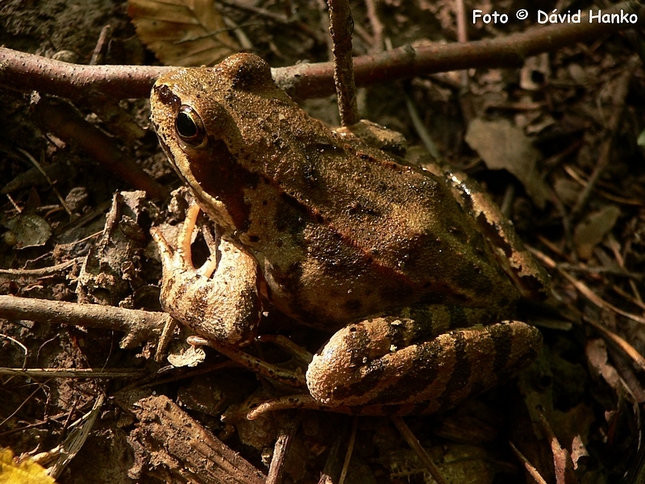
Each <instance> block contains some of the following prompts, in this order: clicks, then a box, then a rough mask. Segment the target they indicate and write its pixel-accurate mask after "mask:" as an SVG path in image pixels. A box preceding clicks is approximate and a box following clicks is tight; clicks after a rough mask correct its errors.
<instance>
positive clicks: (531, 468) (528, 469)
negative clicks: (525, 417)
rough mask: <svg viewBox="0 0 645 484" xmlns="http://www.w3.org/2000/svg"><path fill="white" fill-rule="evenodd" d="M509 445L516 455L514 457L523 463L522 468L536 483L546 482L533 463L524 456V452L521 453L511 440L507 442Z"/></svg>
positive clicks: (545, 483) (544, 483) (542, 483)
mask: <svg viewBox="0 0 645 484" xmlns="http://www.w3.org/2000/svg"><path fill="white" fill-rule="evenodd" d="M508 444H509V445H510V446H511V450H512V451H513V453H514V454H515V455H516V457H517V458H518V459H519V460H520V461H521V462H522V464H523V465H524V469H526V472H528V473H529V475H530V476H531V477H532V478H533V479H534V480H535V482H536V483H537V484H547V482H546V481H545V480H544V478H543V477H542V476H541V475H540V473H539V472H538V470H537V469H536V468H535V466H534V465H533V464H531V463H530V462H529V461H528V459H527V458H526V457H524V454H522V453H521V452H520V451H519V450H518V449H517V447H515V446H514V445H513V442H509V443H508Z"/></svg>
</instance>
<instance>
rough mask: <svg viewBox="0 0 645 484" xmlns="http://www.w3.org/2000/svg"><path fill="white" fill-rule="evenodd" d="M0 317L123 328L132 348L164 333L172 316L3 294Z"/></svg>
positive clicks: (127, 344)
mask: <svg viewBox="0 0 645 484" xmlns="http://www.w3.org/2000/svg"><path fill="white" fill-rule="evenodd" d="M0 318H5V319H29V320H32V321H40V322H43V323H50V324H51V323H58V324H73V325H79V326H88V327H91V328H103V329H113V330H117V331H123V332H125V333H126V336H125V337H124V338H123V340H122V341H121V347H122V348H131V347H134V346H136V345H137V344H138V343H140V342H141V341H147V340H150V339H152V338H155V337H156V336H158V335H159V334H161V330H162V328H163V326H164V324H165V323H166V321H167V320H168V319H169V318H170V316H169V315H168V314H166V313H161V312H150V311H140V310H134V309H124V308H117V307H113V306H99V305H98V304H76V303H71V302H63V301H48V300H45V299H32V298H22V297H14V296H0Z"/></svg>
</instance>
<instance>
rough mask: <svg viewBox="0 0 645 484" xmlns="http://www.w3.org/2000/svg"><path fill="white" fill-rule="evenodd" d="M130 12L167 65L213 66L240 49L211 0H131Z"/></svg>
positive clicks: (145, 40)
mask: <svg viewBox="0 0 645 484" xmlns="http://www.w3.org/2000/svg"><path fill="white" fill-rule="evenodd" d="M128 14H129V15H130V18H131V19H132V22H133V23H134V25H135V27H136V28H137V35H138V36H139V38H140V39H141V41H142V42H143V43H144V44H146V45H147V46H148V48H149V49H150V50H152V51H153V52H154V53H155V55H156V56H157V57H158V58H159V60H160V61H161V62H163V63H164V64H166V65H176V66H201V65H213V64H216V63H218V62H219V61H221V60H222V59H224V58H225V57H228V56H229V55H231V54H232V53H234V52H238V51H239V50H240V47H239V45H238V44H237V42H236V41H235V40H234V39H233V38H232V37H231V36H230V35H229V33H228V29H227V27H226V24H225V23H224V19H223V18H222V16H221V15H220V13H219V12H218V11H217V10H216V9H215V5H214V2H213V1H212V0H130V2H129V3H128Z"/></svg>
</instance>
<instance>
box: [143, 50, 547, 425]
mask: <svg viewBox="0 0 645 484" xmlns="http://www.w3.org/2000/svg"><path fill="white" fill-rule="evenodd" d="M151 105H152V123H153V125H154V128H155V129H156V131H157V134H158V136H159V140H160V142H161V145H162V147H163V149H164V151H165V152H166V154H167V155H168V158H169V159H170V162H171V163H172V165H173V166H174V167H175V169H176V170H177V172H178V173H179V175H180V177H181V178H182V179H183V180H184V181H185V182H186V184H187V185H188V186H189V187H190V188H191V190H192V192H193V193H194V196H195V198H196V200H197V202H198V204H199V207H200V208H201V210H203V211H204V212H205V214H206V215H207V216H208V218H210V219H211V220H212V221H213V222H214V223H215V224H216V226H217V228H218V230H219V232H220V235H221V237H220V241H219V247H218V248H217V249H216V251H217V252H218V257H217V259H218V265H217V267H215V265H216V264H215V263H210V262H209V263H208V264H207V265H208V266H209V267H201V268H200V269H198V270H194V269H192V264H191V263H190V256H189V250H190V244H189V242H188V241H189V239H190V237H189V236H184V237H183V239H182V242H181V243H180V248H179V249H177V251H175V253H174V254H172V251H171V250H170V249H169V248H168V246H167V244H165V241H164V240H163V238H162V237H160V236H159V235H158V234H157V235H156V236H155V238H156V240H157V242H158V243H159V245H160V248H161V252H162V255H163V256H164V257H163V258H164V283H163V287H162V304H163V306H164V309H166V310H167V311H168V312H170V313H171V314H172V315H173V316H174V317H175V318H177V319H178V320H180V321H181V322H183V323H184V324H186V325H188V326H190V327H191V328H192V329H193V330H194V331H195V332H196V333H198V334H199V335H200V336H202V337H204V338H206V339H208V340H211V341H216V342H217V344H218V345H220V346H224V347H234V346H238V347H239V346H242V345H244V344H246V343H248V342H249V341H251V340H252V339H253V337H254V333H255V329H256V326H257V323H258V321H259V319H260V316H261V312H262V311H267V310H268V311H280V312H282V313H284V315H286V316H288V317H289V318H292V319H293V320H295V321H297V322H299V323H301V324H305V325H309V326H313V327H316V328H321V329H325V330H328V331H331V332H335V333H334V334H333V335H332V336H331V338H330V339H329V341H328V342H327V343H326V344H325V345H324V346H323V348H322V349H320V350H319V351H318V352H317V353H316V354H315V355H314V357H313V360H312V361H311V363H310V364H309V365H308V368H307V371H306V384H307V388H308V392H309V395H307V396H306V398H304V400H301V402H302V401H305V402H307V401H308V402H309V403H308V404H302V403H301V405H305V406H307V405H308V406H310V407H315V406H318V407H326V408H329V409H330V410H336V411H346V412H347V411H349V412H357V413H373V414H378V413H390V414H394V413H398V414H405V413H421V412H426V413H429V412H434V411H438V410H444V409H446V408H449V407H451V406H454V405H455V404H456V403H458V402H460V401H462V400H464V399H465V398H467V397H468V396H470V395H472V394H475V393H479V392H481V391H483V390H485V389H488V388H491V387H492V386H494V385H495V384H497V383H498V382H499V381H500V380H503V379H505V378H508V377H509V376H511V375H512V374H514V373H515V372H516V371H517V370H518V369H520V368H521V367H523V366H525V365H526V364H527V363H528V362H530V361H531V360H532V359H533V358H534V357H535V356H536V354H537V352H538V349H539V347H540V344H541V337H540V333H539V331H538V330H537V329H536V328H534V327H533V326H529V325H527V324H525V323H522V322H519V321H509V320H508V318H509V317H512V315H513V312H514V308H515V305H516V302H517V301H518V300H519V299H520V298H521V297H525V298H537V297H540V296H541V295H542V294H543V293H544V292H545V291H546V289H545V287H546V282H547V276H546V275H545V274H544V272H543V270H542V269H541V268H540V267H539V266H538V265H537V263H536V262H535V261H534V260H533V259H532V257H531V255H530V254H529V253H528V252H527V251H526V249H524V247H523V246H522V244H521V242H520V241H519V240H518V238H517V236H516V234H515V232H514V231H513V228H512V227H511V225H510V223H509V222H508V221H506V220H505V219H504V217H503V216H502V215H501V213H500V211H499V209H498V208H497V207H496V206H495V205H494V204H492V202H490V200H489V199H488V197H487V196H486V195H485V194H484V193H482V192H481V190H479V189H478V188H477V187H476V185H473V184H472V182H470V181H468V180H467V179H466V178H465V177H464V176H463V175H462V174H460V173H456V172H451V171H449V170H446V169H443V168H439V167H431V168H430V169H429V170H426V169H422V168H419V167H416V166H410V165H408V164H406V162H405V161H403V160H402V159H400V158H398V157H397V156H395V155H392V154H388V153H386V152H384V151H381V150H380V149H378V148H375V147H373V146H372V145H371V144H368V143H365V142H363V141H361V139H359V138H358V137H357V136H354V135H352V134H351V133H352V131H351V129H349V130H348V129H343V130H339V131H332V130H330V129H329V128H328V127H326V126H325V125H324V124H323V123H322V122H320V121H318V120H316V119H313V118H311V117H310V116H309V115H308V114H306V113H305V112H304V111H303V110H301V109H300V108H299V107H298V106H297V105H296V104H295V103H294V102H293V101H292V100H291V99H290V98H289V96H287V94H286V93H284V92H283V91H281V90H280V89H278V88H277V87H276V85H275V84H274V82H273V80H272V77H271V70H270V68H269V66H268V65H267V64H266V63H265V62H264V61H263V60H262V59H260V58H259V57H257V56H255V55H251V54H237V55H234V56H231V57H229V58H228V59H226V60H225V61H223V62H222V63H220V64H219V65H217V66H215V67H214V68H199V69H180V70H176V71H173V72H171V73H169V74H167V75H164V76H163V77H161V78H160V79H159V80H158V81H157V83H156V84H155V86H154V88H153V90H152V98H151ZM193 218H194V217H193ZM188 225H190V223H189V224H188ZM191 230H192V226H190V227H188V229H186V232H190V231H191ZM214 251H215V249H214ZM180 276H181V277H180ZM209 276H210V277H209ZM213 294H215V295H216V296H215V297H213V296H212V295H213ZM289 402H291V406H295V405H296V403H295V402H296V399H294V398H291V399H290V400H289ZM312 402H313V403H312ZM285 406H289V404H287V403H285V404H284V405H283V407H285ZM280 408H282V407H280Z"/></svg>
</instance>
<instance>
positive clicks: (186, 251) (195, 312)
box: [150, 204, 262, 346]
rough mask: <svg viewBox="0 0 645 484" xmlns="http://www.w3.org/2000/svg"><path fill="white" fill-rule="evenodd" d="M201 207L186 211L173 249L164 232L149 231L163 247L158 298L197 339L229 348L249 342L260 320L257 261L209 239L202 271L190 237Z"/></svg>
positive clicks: (234, 247)
mask: <svg viewBox="0 0 645 484" xmlns="http://www.w3.org/2000/svg"><path fill="white" fill-rule="evenodd" d="M198 215H199V207H198V206H197V205H196V204H194V205H191V207H190V208H189V209H188V211H187V213H186V220H185V221H184V224H183V226H182V228H181V230H180V233H179V236H178V240H177V245H178V248H177V249H176V250H173V249H172V248H171V247H170V246H169V244H168V243H167V242H166V240H165V239H164V237H163V235H162V234H161V231H160V230H159V229H158V228H156V227H153V228H152V229H151V231H150V233H151V235H152V237H153V238H154V240H155V242H156V243H157V246H158V248H159V253H160V255H161V263H162V266H163V277H162V285H161V294H160V300H161V304H162V307H163V309H164V311H166V312H167V313H169V314H170V315H171V316H172V317H173V318H175V319H177V320H178V321H180V322H181V323H182V324H184V325H186V326H188V327H189V328H191V329H192V330H193V331H194V332H195V333H197V334H198V335H200V336H202V337H204V338H206V339H207V340H210V341H218V342H221V343H222V344H226V345H234V346H241V345H244V344H248V343H249V342H250V341H251V340H252V339H253V338H254V336H255V331H256V328H257V324H258V323H259V321H260V314H261V310H262V308H261V304H260V298H259V296H258V277H257V270H258V269H257V263H256V262H255V259H253V258H252V257H251V256H250V255H249V254H246V253H244V252H242V251H240V250H239V249H238V248H237V247H236V246H235V245H234V244H233V243H231V242H230V241H228V240H226V239H224V238H221V239H220V240H219V241H211V242H210V243H209V240H208V238H207V236H206V235H205V239H207V243H208V247H209V250H210V251H211V255H210V257H209V258H208V259H207V260H206V262H205V263H204V264H203V265H202V266H201V267H199V268H195V267H194V265H193V262H192V258H191V247H190V244H191V237H192V234H193V232H194V231H195V226H196V220H197V216H198Z"/></svg>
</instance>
